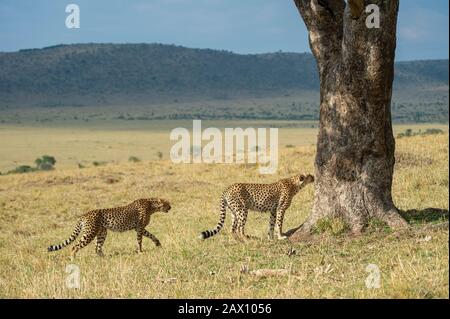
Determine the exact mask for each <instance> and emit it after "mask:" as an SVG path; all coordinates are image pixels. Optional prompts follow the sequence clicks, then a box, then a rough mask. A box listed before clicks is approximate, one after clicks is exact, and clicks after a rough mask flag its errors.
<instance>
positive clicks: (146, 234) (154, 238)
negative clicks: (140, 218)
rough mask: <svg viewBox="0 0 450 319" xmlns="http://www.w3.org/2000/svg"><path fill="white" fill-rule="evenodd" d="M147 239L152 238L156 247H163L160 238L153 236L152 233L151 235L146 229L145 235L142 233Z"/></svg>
mask: <svg viewBox="0 0 450 319" xmlns="http://www.w3.org/2000/svg"><path fill="white" fill-rule="evenodd" d="M142 234H143V235H144V236H145V237H148V238H150V239H151V240H152V241H153V242H154V243H155V245H156V246H161V242H160V241H159V239H158V238H156V236H155V235H153V234H152V233H150V232H149V231H147V230H146V229H144V231H143V233H142Z"/></svg>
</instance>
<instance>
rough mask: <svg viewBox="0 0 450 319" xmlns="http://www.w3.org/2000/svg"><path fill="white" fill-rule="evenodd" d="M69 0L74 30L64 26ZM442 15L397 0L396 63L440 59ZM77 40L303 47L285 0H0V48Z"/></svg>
mask: <svg viewBox="0 0 450 319" xmlns="http://www.w3.org/2000/svg"><path fill="white" fill-rule="evenodd" d="M69 3H76V4H78V5H79V6H80V10H81V28H80V29H67V28H66V27H65V19H66V16H67V14H66V13H65V7H66V5H67V4H69ZM448 17H449V1H448V0H401V1H400V13H399V25H398V44H397V60H416V59H437V58H448V56H449V51H448V47H449V42H448V36H449V20H448ZM84 42H114V43H142V42H145V43H152V42H158V43H167V44H177V45H183V46H187V47H195V48H213V49H224V50H231V51H234V52H237V53H261V52H273V51H278V50H282V51H285V52H287V51H288V52H305V51H307V52H309V51H310V50H309V46H308V41H307V35H306V29H305V27H304V24H303V22H302V21H301V19H300V16H299V14H298V12H297V10H296V8H295V6H294V4H293V1H292V0H67V1H65V0H0V51H16V50H19V49H24V48H40V47H44V46H50V45H55V44H60V43H66V44H67V43H84Z"/></svg>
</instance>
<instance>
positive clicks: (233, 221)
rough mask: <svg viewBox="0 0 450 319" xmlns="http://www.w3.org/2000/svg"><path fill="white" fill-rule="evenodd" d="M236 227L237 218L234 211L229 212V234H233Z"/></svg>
mask: <svg viewBox="0 0 450 319" xmlns="http://www.w3.org/2000/svg"><path fill="white" fill-rule="evenodd" d="M237 227H238V218H237V216H236V213H235V212H234V211H232V212H231V233H232V234H235V233H236V230H237Z"/></svg>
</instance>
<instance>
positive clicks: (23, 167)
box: [8, 165, 36, 174]
mask: <svg viewBox="0 0 450 319" xmlns="http://www.w3.org/2000/svg"><path fill="white" fill-rule="evenodd" d="M34 171H36V168H35V167H31V166H29V165H21V166H18V167H16V168H15V169H13V170H11V171H9V172H8V174H22V173H28V172H34Z"/></svg>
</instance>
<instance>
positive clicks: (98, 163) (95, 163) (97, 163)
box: [92, 161, 106, 166]
mask: <svg viewBox="0 0 450 319" xmlns="http://www.w3.org/2000/svg"><path fill="white" fill-rule="evenodd" d="M105 164H106V162H98V161H93V162H92V165H94V166H101V165H105Z"/></svg>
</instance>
